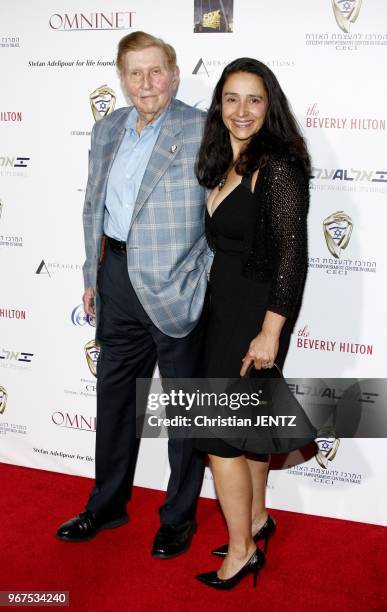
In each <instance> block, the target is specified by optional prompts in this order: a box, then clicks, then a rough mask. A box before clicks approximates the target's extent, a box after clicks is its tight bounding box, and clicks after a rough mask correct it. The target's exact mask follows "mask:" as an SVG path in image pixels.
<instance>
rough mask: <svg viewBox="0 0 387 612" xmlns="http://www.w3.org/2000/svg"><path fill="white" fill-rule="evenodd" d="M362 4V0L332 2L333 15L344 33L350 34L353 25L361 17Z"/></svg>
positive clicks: (335, 0) (336, 0) (333, 0)
mask: <svg viewBox="0 0 387 612" xmlns="http://www.w3.org/2000/svg"><path fill="white" fill-rule="evenodd" d="M361 3H362V0H332V7H333V14H334V16H335V19H336V22H337V25H338V26H339V28H340V29H341V30H343V32H346V33H347V34H348V33H349V30H350V27H351V23H355V21H356V19H357V18H358V16H359V13H360V9H361Z"/></svg>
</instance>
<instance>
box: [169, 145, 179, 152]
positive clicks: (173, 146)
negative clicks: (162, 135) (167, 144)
mask: <svg viewBox="0 0 387 612" xmlns="http://www.w3.org/2000/svg"><path fill="white" fill-rule="evenodd" d="M176 149H177V145H176V144H173V145H172V146H171V148H170V149H169V150H170V152H171V153H175V152H176Z"/></svg>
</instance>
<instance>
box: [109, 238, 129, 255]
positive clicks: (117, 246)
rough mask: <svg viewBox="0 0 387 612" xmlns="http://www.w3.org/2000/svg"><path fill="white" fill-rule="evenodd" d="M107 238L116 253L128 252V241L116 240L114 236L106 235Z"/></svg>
mask: <svg viewBox="0 0 387 612" xmlns="http://www.w3.org/2000/svg"><path fill="white" fill-rule="evenodd" d="M106 240H107V242H108V244H109V246H110V248H111V250H112V251H114V253H119V254H120V255H123V254H124V253H126V242H121V241H120V240H115V239H114V238H110V236H106Z"/></svg>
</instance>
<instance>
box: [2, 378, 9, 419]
mask: <svg viewBox="0 0 387 612" xmlns="http://www.w3.org/2000/svg"><path fill="white" fill-rule="evenodd" d="M7 398H8V393H7V391H6V390H5V389H4V387H2V386H1V385H0V414H3V412H4V410H5V407H6V405H7Z"/></svg>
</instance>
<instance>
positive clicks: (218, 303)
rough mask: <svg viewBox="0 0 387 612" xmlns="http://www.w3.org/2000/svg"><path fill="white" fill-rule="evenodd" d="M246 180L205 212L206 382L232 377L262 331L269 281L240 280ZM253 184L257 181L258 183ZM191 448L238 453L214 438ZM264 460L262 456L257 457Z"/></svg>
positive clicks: (283, 345)
mask: <svg viewBox="0 0 387 612" xmlns="http://www.w3.org/2000/svg"><path fill="white" fill-rule="evenodd" d="M251 178H252V177H251V176H249V177H243V179H242V182H241V183H240V184H239V185H238V186H237V187H236V188H235V189H234V190H233V191H232V192H231V193H229V194H228V195H227V196H226V197H225V198H224V200H222V202H221V203H220V204H219V205H218V206H217V208H216V209H215V211H214V213H213V215H212V216H210V215H209V213H208V210H207V211H206V219H205V223H206V233H207V235H209V236H211V243H212V244H214V245H215V249H214V250H215V255H214V260H213V264H212V268H211V273H210V283H209V290H210V306H209V320H208V329H207V335H206V345H205V356H204V373H205V376H206V377H207V378H237V377H238V376H239V372H240V369H241V367H242V358H243V357H244V356H245V355H246V352H247V350H248V348H249V344H250V342H251V340H252V339H253V338H254V337H255V336H257V334H258V333H259V331H260V330H261V327H262V323H263V320H264V317H265V314H266V310H267V304H268V300H269V295H270V282H265V283H264V282H257V281H256V280H253V279H249V278H246V277H244V276H242V274H241V270H242V265H243V260H244V258H245V256H246V252H249V251H250V249H251V248H252V243H253V238H254V231H255V222H256V218H257V208H256V207H257V206H259V202H257V195H256V194H255V193H253V192H252V190H251ZM257 182H258V181H257ZM286 327H287V326H286V324H285V326H284V328H283V332H282V333H281V338H280V349H279V351H278V355H277V358H276V363H278V364H281V362H282V360H283V356H284V355H285V353H286V349H287V344H288V340H289V334H288V333H287V329H286ZM195 447H196V448H198V449H199V450H201V451H204V452H206V453H210V454H213V455H218V456H221V457H238V456H240V455H243V452H241V451H240V450H238V449H237V448H235V447H232V446H231V445H230V444H228V443H227V442H226V441H224V440H221V439H218V438H212V439H210V438H201V439H196V440H195ZM256 458H257V459H260V460H262V461H266V460H267V455H256Z"/></svg>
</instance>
